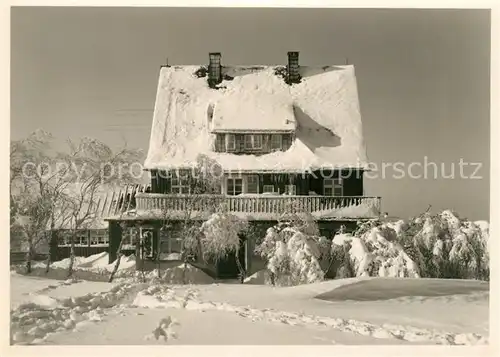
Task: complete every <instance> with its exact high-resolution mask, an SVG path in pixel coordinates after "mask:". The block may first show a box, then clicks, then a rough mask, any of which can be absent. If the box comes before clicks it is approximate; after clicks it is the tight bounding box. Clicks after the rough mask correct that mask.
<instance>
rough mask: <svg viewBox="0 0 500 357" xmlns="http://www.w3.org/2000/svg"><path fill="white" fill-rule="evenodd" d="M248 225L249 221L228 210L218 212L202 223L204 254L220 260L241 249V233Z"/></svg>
mask: <svg viewBox="0 0 500 357" xmlns="http://www.w3.org/2000/svg"><path fill="white" fill-rule="evenodd" d="M247 226H248V223H247V221H245V220H243V219H241V218H239V217H237V216H235V215H233V214H230V213H226V212H218V213H214V214H212V216H211V217H210V218H209V219H208V220H207V221H205V222H203V224H202V225H201V232H202V233H203V234H202V236H201V244H202V248H203V254H204V255H205V256H206V257H207V258H210V259H214V260H215V261H218V260H219V259H221V258H224V257H227V256H228V255H229V254H230V253H232V252H238V251H239V249H240V233H241V232H243V231H244V230H245V229H246V228H247Z"/></svg>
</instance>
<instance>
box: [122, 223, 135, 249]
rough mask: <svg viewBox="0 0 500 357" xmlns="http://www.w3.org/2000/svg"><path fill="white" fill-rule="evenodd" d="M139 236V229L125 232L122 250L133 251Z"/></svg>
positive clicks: (130, 229) (129, 229)
mask: <svg viewBox="0 0 500 357" xmlns="http://www.w3.org/2000/svg"><path fill="white" fill-rule="evenodd" d="M138 234H139V232H138V230H137V228H134V227H130V228H128V229H125V230H124V231H123V236H122V239H123V245H122V248H124V249H130V248H132V249H133V248H134V247H135V243H136V239H137V236H138Z"/></svg>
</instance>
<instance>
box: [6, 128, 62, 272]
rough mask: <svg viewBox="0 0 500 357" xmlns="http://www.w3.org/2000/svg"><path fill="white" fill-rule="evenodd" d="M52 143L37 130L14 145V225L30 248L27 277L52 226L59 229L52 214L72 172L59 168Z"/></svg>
mask: <svg viewBox="0 0 500 357" xmlns="http://www.w3.org/2000/svg"><path fill="white" fill-rule="evenodd" d="M52 141H53V138H52V136H51V135H50V134H49V133H47V132H45V131H42V130H37V131H35V132H33V133H32V134H31V135H29V136H28V137H27V138H25V139H23V140H18V141H13V142H11V150H10V202H11V223H12V222H14V224H17V227H18V229H20V230H21V232H22V233H23V234H22V236H23V237H24V240H25V242H24V243H26V244H27V248H28V249H27V254H26V270H27V272H28V273H30V272H31V259H32V258H33V256H34V254H35V250H36V247H37V246H38V245H39V244H40V243H42V242H43V243H46V242H47V235H46V234H45V231H46V230H47V227H48V224H49V222H50V225H51V227H52V229H53V228H54V227H55V225H56V223H55V220H54V219H53V218H54V217H53V212H54V209H55V205H56V202H57V201H58V198H59V196H60V193H61V191H62V189H63V187H64V182H65V179H66V174H67V173H68V170H69V169H68V167H63V166H61V165H58V162H59V158H60V155H59V154H58V153H55V152H54V151H53V149H52Z"/></svg>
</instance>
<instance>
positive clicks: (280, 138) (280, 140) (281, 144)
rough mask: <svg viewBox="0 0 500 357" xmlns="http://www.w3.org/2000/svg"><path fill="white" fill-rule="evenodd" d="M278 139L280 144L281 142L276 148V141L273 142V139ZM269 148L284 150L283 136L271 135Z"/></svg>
mask: <svg viewBox="0 0 500 357" xmlns="http://www.w3.org/2000/svg"><path fill="white" fill-rule="evenodd" d="M276 138H278V142H279V145H278V146H277V147H275V146H274V145H273V144H275V143H276V142H275V140H273V139H276ZM269 147H270V148H271V150H283V135H281V134H271V138H270V144H269Z"/></svg>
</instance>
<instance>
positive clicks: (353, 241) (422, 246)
mask: <svg viewBox="0 0 500 357" xmlns="http://www.w3.org/2000/svg"><path fill="white" fill-rule="evenodd" d="M340 241H342V243H339V242H340ZM335 242H337V244H339V245H344V244H348V245H349V247H350V248H349V252H350V257H351V259H352V260H354V262H355V265H356V269H357V272H356V274H357V275H361V274H365V275H369V276H400V277H401V276H417V274H418V275H420V276H421V277H426V278H455V279H481V280H488V279H489V252H488V230H487V228H486V225H485V224H484V222H481V224H477V223H474V222H471V221H468V220H466V219H461V218H460V217H459V216H458V215H457V214H456V213H454V212H452V211H450V210H445V211H442V212H440V213H438V214H432V213H430V212H425V213H423V214H422V215H420V216H418V217H415V218H412V219H409V220H407V221H403V220H400V221H397V222H383V221H381V220H373V221H368V222H364V223H362V224H359V226H358V229H357V230H356V231H355V232H354V236H353V237H350V238H349V239H345V237H344V238H343V237H335V239H334V243H335ZM359 252H364V253H359ZM364 255H366V257H367V258H366V259H368V260H369V261H370V263H366V260H362V261H361V258H360V257H363V256H364ZM342 264H344V265H345V264H346V261H343V263H342ZM363 264H365V265H366V264H367V267H363V271H364V272H365V273H363V272H361V271H360V270H359V269H360V266H362V265H363Z"/></svg>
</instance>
